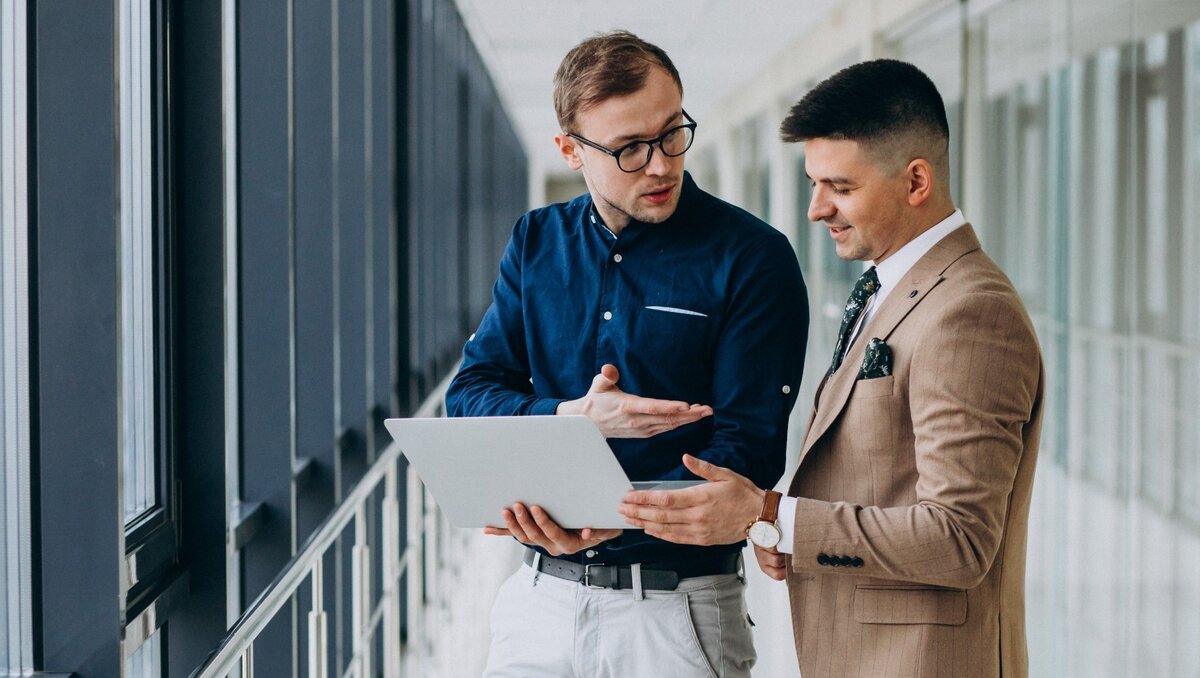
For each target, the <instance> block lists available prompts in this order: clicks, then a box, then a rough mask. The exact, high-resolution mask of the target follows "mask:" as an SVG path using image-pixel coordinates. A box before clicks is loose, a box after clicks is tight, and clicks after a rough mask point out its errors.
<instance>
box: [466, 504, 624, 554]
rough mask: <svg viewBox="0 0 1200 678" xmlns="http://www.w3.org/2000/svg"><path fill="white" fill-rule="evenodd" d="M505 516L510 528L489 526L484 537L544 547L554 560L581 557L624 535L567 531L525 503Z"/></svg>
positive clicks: (611, 532) (583, 530) (503, 512)
mask: <svg viewBox="0 0 1200 678" xmlns="http://www.w3.org/2000/svg"><path fill="white" fill-rule="evenodd" d="M501 513H502V514H503V516H504V524H505V525H507V526H508V527H492V526H490V525H489V526H488V527H485V528H483V533H484V534H491V535H496V536H501V537H513V538H514V539H516V540H517V541H519V542H521V543H522V544H525V545H527V546H540V547H542V548H544V549H546V552H547V553H549V554H550V555H552V556H561V555H567V554H571V553H577V552H579V551H582V550H583V549H586V548H591V547H592V546H595V545H596V544H599V543H600V542H602V541H608V540H609V539H614V538H616V537H618V536H620V534H621V530H619V529H607V530H597V529H593V528H590V527H585V528H583V529H581V530H567V529H563V528H562V527H559V525H558V523H556V522H554V520H553V519H552V518H551V517H550V514H548V513H546V511H544V510H543V509H542V507H541V506H536V505H535V506H530V507H529V508H526V507H525V505H524V504H522V503H521V502H517V503H515V504H513V505H512V506H511V507H509V508H506V509H504V510H503V511H502V512H501Z"/></svg>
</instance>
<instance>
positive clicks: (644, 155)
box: [567, 109, 696, 172]
mask: <svg viewBox="0 0 1200 678" xmlns="http://www.w3.org/2000/svg"><path fill="white" fill-rule="evenodd" d="M680 110H681V111H683V117H684V119H685V120H687V122H686V123H684V124H682V125H679V126H678V127H672V128H671V129H669V130H667V131H666V132H663V133H662V135H661V136H659V137H657V138H654V139H639V140H637V141H631V142H629V143H627V144H625V145H624V146H622V147H620V148H618V149H615V150H614V149H611V148H605V147H604V146H601V145H600V144H598V143H596V142H594V141H591V140H589V139H584V138H583V137H581V136H579V135H578V134H574V133H572V132H567V136H569V137H571V138H572V139H574V140H576V141H578V142H579V143H581V144H587V145H588V146H591V147H592V148H594V149H596V150H598V151H604V152H605V153H607V154H609V155H611V156H612V157H613V159H614V160H616V161H617V167H618V168H619V169H620V170H621V171H622V172H636V171H638V170H640V169H642V168H643V167H645V166H646V165H649V164H650V156H652V155H654V147H655V146H658V150H660V151H662V154H663V155H665V156H667V157H668V158H674V157H676V156H680V155H683V154H684V153H687V149H689V148H691V147H692V140H693V139H695V138H696V121H695V120H692V116H690V115H688V114H687V111H684V110H683V109H680Z"/></svg>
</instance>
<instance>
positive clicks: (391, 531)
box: [191, 370, 456, 678]
mask: <svg viewBox="0 0 1200 678" xmlns="http://www.w3.org/2000/svg"><path fill="white" fill-rule="evenodd" d="M455 371H456V370H452V371H451V373H450V376H447V377H446V378H445V379H444V380H443V381H442V383H441V384H439V385H438V387H437V388H436V389H435V390H434V392H433V394H432V395H430V397H429V398H428V399H426V401H425V402H424V403H423V404H422V405H421V407H420V408H419V409H418V410H417V411H416V413H414V415H413V416H414V417H436V416H442V415H443V414H444V405H443V397H444V394H445V390H446V387H447V386H448V385H449V382H450V378H451V376H452V375H453V374H454V372H455ZM400 455H401V451H400V448H399V446H397V445H396V443H395V442H393V443H392V444H391V445H389V446H388V447H387V448H386V449H385V450H384V451H383V453H382V454H381V455H380V456H379V458H378V459H377V460H376V461H375V463H374V464H373V465H372V466H371V468H370V469H369V470H367V472H366V473H365V474H364V475H363V478H362V479H361V480H360V481H359V482H358V484H357V485H356V486H355V487H354V489H353V490H351V491H350V493H349V494H348V495H347V496H346V498H345V500H343V501H342V503H341V504H340V505H339V506H338V507H337V508H336V509H335V510H334V511H333V513H332V514H331V515H329V516H328V517H327V518H326V519H325V521H324V522H322V523H321V525H320V527H318V528H317V530H316V531H315V532H314V533H313V535H312V536H311V537H309V539H308V540H307V541H306V542H305V544H304V546H303V547H302V548H301V550H300V552H299V553H297V554H296V555H295V556H294V557H293V558H292V559H291V561H290V562H289V563H288V564H287V566H286V567H284V569H283V571H281V572H280V573H279V574H278V575H277V576H276V577H275V579H274V581H272V582H271V584H270V585H269V586H268V587H267V588H266V590H264V591H263V592H262V594H261V595H259V596H258V598H257V599H255V601H254V602H253V603H251V604H250V606H249V607H248V608H246V610H245V612H243V613H242V615H241V617H239V618H238V620H237V621H236V622H235V623H234V624H233V625H232V626H231V627H230V629H229V632H228V633H227V634H226V636H225V638H224V639H223V640H222V641H221V642H220V644H219V645H218V646H217V647H216V649H214V650H213V652H212V653H211V654H210V655H209V656H208V658H207V659H206V660H205V661H204V663H202V664H201V665H200V666H199V667H197V668H196V670H195V671H193V672H192V674H191V675H192V678H218V677H224V676H229V675H233V676H242V677H246V678H249V677H251V676H253V675H254V642H255V640H256V639H257V638H258V637H259V635H260V634H261V633H262V632H263V630H264V629H265V628H266V627H267V625H268V624H269V623H270V622H271V621H272V620H273V619H274V618H275V616H276V614H277V613H278V612H279V611H280V610H281V609H283V607H284V606H285V605H286V604H287V603H288V602H289V601H291V600H292V599H293V597H294V595H295V594H296V593H297V592H298V591H299V590H300V588H301V586H303V585H304V584H305V582H306V581H307V582H308V584H309V585H310V586H311V587H312V609H311V610H310V611H309V612H308V638H307V640H308V642H307V648H308V676H309V678H326V677H327V676H328V671H329V654H328V652H329V647H330V642H329V623H328V613H327V612H326V611H325V609H324V604H325V600H326V597H325V592H324V590H323V587H324V584H325V577H324V557H325V555H326V554H327V553H328V552H330V550H331V549H334V548H335V547H336V545H337V544H338V537H339V535H341V534H342V533H343V532H344V531H345V530H346V528H347V527H348V526H349V525H350V523H351V522H352V521H353V524H354V545H353V550H352V555H351V576H350V580H351V588H352V591H351V599H352V612H351V623H352V624H353V634H352V638H353V644H352V648H351V655H350V658H349V661H348V662H347V665H346V666H345V667H344V669H342V668H341V667H339V671H342V673H341V675H342V676H356V677H358V676H375V675H379V674H382V675H384V676H389V677H390V676H401V675H404V674H405V673H408V671H405V668H406V667H405V664H406V663H408V664H411V665H413V666H412V668H414V669H415V670H419V666H417V665H416V663H418V662H419V661H420V658H419V657H406V656H405V645H404V644H402V638H401V623H402V621H405V620H402V619H401V607H400V602H401V596H402V595H406V596H408V602H409V605H408V616H409V618H408V619H407V621H408V622H409V624H408V628H409V630H410V637H409V638H408V645H409V646H412V647H417V648H422V647H424V646H425V645H426V643H425V642H424V639H423V638H422V635H423V630H422V629H423V626H424V625H423V620H422V616H423V614H424V597H425V593H424V587H425V582H424V581H423V579H422V573H423V572H425V571H426V570H427V565H426V564H425V563H424V562H423V561H424V560H425V558H426V548H425V546H424V544H423V542H424V541H425V539H426V535H427V534H430V533H433V534H436V532H437V531H438V525H439V523H440V522H441V518H440V515H439V514H438V511H437V509H436V508H435V507H434V505H433V504H432V502H428V501H427V500H426V497H425V490H424V487H423V485H422V484H421V481H420V480H419V479H418V478H417V476H416V474H415V473H413V472H412V471H411V470H407V469H406V472H405V476H404V479H403V480H404V482H405V496H406V497H407V499H408V508H409V510H408V512H407V515H408V525H407V527H408V529H407V536H408V540H407V543H406V544H405V545H404V547H403V549H401V545H400V543H399V542H400V499H399V497H400V495H399V492H398V490H399V489H400V488H399V483H400V481H401V475H400V469H399V459H400ZM381 483H382V484H383V487H384V496H383V500H382V502H381V507H380V513H381V517H382V525H381V527H382V540H381V546H380V551H381V553H380V554H379V556H380V557H379V562H378V565H377V566H378V567H380V568H381V582H380V589H381V590H380V596H379V600H378V602H376V603H374V604H372V600H371V597H372V596H371V586H370V582H371V577H372V569H371V568H372V566H373V565H375V562H374V561H373V560H372V553H371V546H370V543H369V539H368V535H369V532H370V530H369V525H368V521H367V506H368V503H369V502H370V501H371V500H372V497H374V496H375V493H376V490H377V489H378V487H379V485H380V484H381ZM406 572H407V573H409V574H410V576H409V580H408V586H407V589H406V590H404V591H402V590H401V587H400V579H401V577H403V576H404V574H405V573H406ZM380 622H382V624H383V637H382V641H383V642H382V645H383V655H382V657H383V658H382V666H380V667H378V668H377V667H375V666H373V661H374V653H373V647H374V643H375V640H376V632H377V631H378V629H379V625H380ZM418 654H419V653H418Z"/></svg>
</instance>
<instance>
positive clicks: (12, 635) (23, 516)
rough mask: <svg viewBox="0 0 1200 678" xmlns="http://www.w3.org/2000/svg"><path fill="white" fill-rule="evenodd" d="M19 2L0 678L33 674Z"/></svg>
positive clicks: (5, 225) (8, 186)
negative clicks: (1, 676) (7, 673)
mask: <svg viewBox="0 0 1200 678" xmlns="http://www.w3.org/2000/svg"><path fill="white" fill-rule="evenodd" d="M26 25H27V24H26V13H25V2H24V1H23V0H0V672H3V671H5V670H6V669H7V670H9V671H11V672H12V675H17V674H20V675H27V673H26V672H28V671H31V670H32V669H33V640H32V639H33V635H32V628H33V624H32V605H31V602H30V601H31V591H32V570H31V547H30V501H31V500H30V496H29V491H30V488H29V471H30V469H29V454H30V446H29V350H28V337H29V314H28V313H29V311H28V309H29V305H28V299H29V269H28V231H27V228H28V221H27V214H26V212H25V208H26V205H25V197H24V196H25V194H26V190H27V188H26V171H27V157H26V153H25V151H26V149H25V142H24V138H25V135H26V132H27V129H26V114H27V111H26V108H25V101H26V97H27V88H26V83H25V80H24V78H23V77H22V76H23V75H24V74H25V73H26V70H27V69H26V63H25V56H24V51H25V45H26V40H25V26H26Z"/></svg>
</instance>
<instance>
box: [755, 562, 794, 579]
mask: <svg viewBox="0 0 1200 678" xmlns="http://www.w3.org/2000/svg"><path fill="white" fill-rule="evenodd" d="M758 569H760V570H762V571H763V574H765V575H767V576H768V577H770V578H771V579H774V580H775V581H783V579H784V577H786V576H787V570H785V569H784V568H782V567H771V566H769V565H763V564H762V563H759V564H758Z"/></svg>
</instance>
